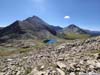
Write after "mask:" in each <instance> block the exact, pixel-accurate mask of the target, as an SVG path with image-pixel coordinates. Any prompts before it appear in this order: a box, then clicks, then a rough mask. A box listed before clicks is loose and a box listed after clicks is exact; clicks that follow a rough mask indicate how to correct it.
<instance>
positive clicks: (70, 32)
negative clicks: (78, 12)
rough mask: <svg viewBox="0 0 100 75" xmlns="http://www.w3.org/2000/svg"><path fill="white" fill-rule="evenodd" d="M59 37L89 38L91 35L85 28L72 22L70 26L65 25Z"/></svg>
mask: <svg viewBox="0 0 100 75" xmlns="http://www.w3.org/2000/svg"><path fill="white" fill-rule="evenodd" d="M58 36H59V37H61V38H64V39H82V38H88V37H90V35H89V34H88V33H87V31H85V30H84V29H82V28H80V27H78V26H76V25H74V24H71V25H69V26H68V27H65V28H64V29H63V30H62V31H61V32H60V33H59V34H58Z"/></svg>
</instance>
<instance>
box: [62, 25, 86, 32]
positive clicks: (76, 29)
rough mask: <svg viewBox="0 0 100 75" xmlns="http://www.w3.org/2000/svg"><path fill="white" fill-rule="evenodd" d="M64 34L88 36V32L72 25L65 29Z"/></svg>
mask: <svg viewBox="0 0 100 75" xmlns="http://www.w3.org/2000/svg"><path fill="white" fill-rule="evenodd" d="M63 32H64V33H65V34H67V33H75V34H87V32H86V31H85V30H83V29H81V28H79V27H78V26H76V25H74V24H71V25H69V26H68V27H66V28H64V29H63Z"/></svg>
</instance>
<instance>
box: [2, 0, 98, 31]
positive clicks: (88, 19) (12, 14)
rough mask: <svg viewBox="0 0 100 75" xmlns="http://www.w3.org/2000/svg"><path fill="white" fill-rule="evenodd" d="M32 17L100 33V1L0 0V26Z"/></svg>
mask: <svg viewBox="0 0 100 75" xmlns="http://www.w3.org/2000/svg"><path fill="white" fill-rule="evenodd" d="M33 15H36V16H39V17H40V18H42V19H43V20H45V21H46V22H47V23H49V24H51V25H56V26H62V27H66V26H68V25H69V24H76V25H78V26H79V27H81V28H85V29H91V30H99V31H100V21H99V20H100V0H0V26H1V27H2V26H3V27H4V26H7V25H9V24H11V23H12V22H14V21H15V20H23V19H25V18H27V17H31V16H33Z"/></svg>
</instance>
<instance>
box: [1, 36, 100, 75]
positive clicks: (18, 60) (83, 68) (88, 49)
mask: <svg viewBox="0 0 100 75" xmlns="http://www.w3.org/2000/svg"><path fill="white" fill-rule="evenodd" d="M0 75H100V37H94V38H91V39H86V40H73V41H66V43H62V44H60V45H57V46H53V45H51V46H46V47H45V48H42V49H39V50H38V49H37V50H31V51H29V52H27V53H21V54H13V55H10V56H0Z"/></svg>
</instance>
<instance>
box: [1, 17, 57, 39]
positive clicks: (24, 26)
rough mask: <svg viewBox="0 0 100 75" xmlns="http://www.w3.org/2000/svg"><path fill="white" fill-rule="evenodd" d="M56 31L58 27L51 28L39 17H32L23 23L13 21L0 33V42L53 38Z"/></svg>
mask: <svg viewBox="0 0 100 75" xmlns="http://www.w3.org/2000/svg"><path fill="white" fill-rule="evenodd" d="M57 28H58V29H57ZM56 29H57V30H56ZM58 30H59V27H55V26H51V25H49V24H47V23H46V22H44V21H43V20H42V19H40V18H39V17H37V16H33V17H29V18H27V19H25V20H23V21H15V22H14V23H12V24H11V25H9V26H7V27H5V28H3V29H2V30H1V31H0V40H9V39H28V38H32V39H45V38H49V37H54V36H55V35H56V33H57V31H58Z"/></svg>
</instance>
